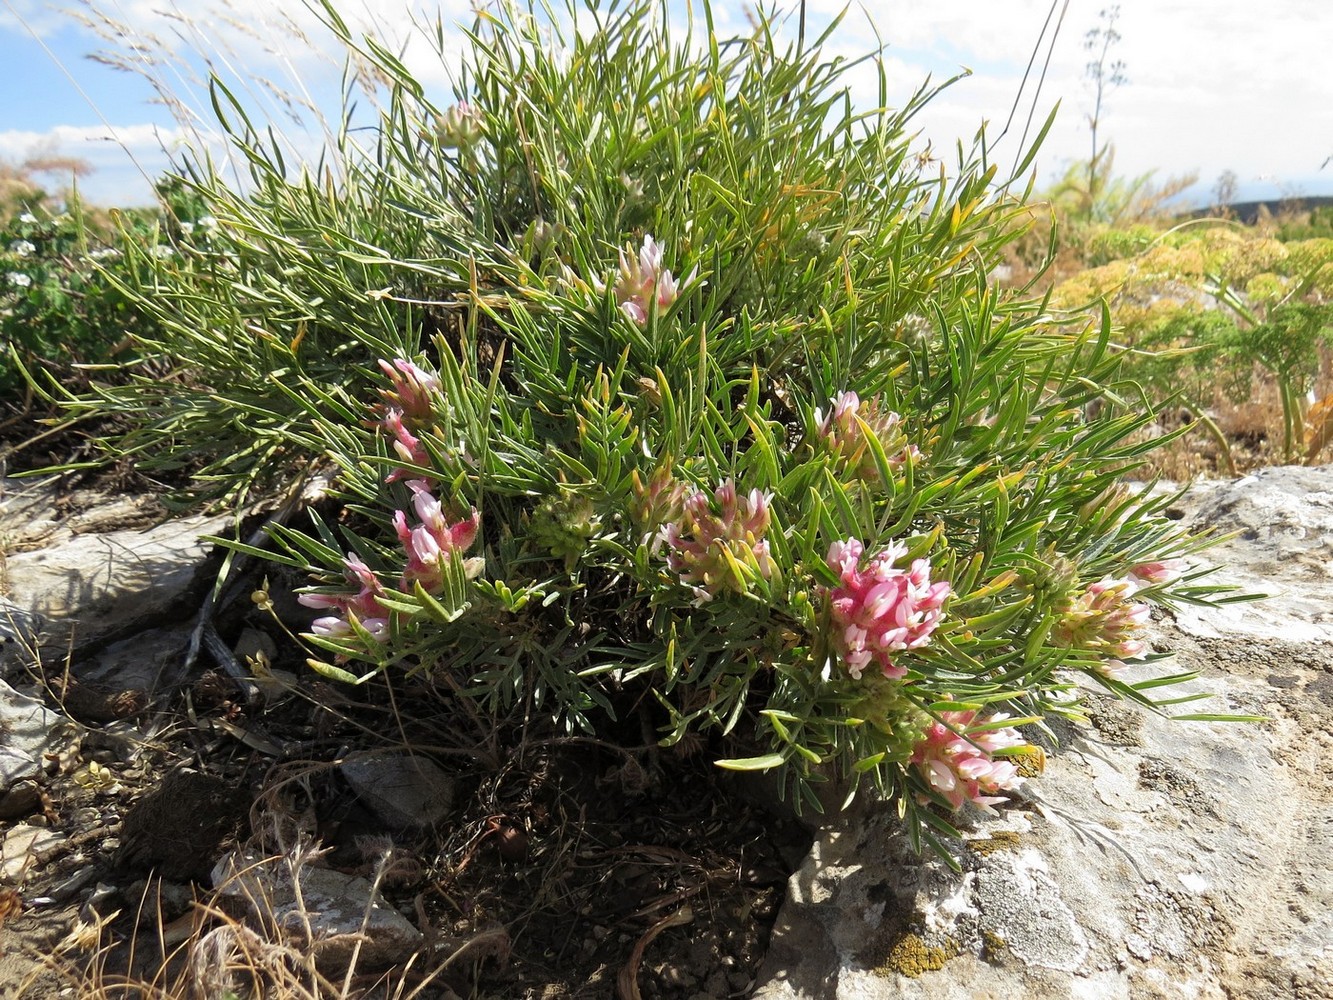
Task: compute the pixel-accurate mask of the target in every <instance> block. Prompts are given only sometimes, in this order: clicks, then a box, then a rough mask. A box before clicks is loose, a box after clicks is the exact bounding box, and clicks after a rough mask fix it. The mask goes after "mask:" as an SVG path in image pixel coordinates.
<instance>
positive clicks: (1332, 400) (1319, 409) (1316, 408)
mask: <svg viewBox="0 0 1333 1000" xmlns="http://www.w3.org/2000/svg"><path fill="white" fill-rule="evenodd" d="M1330 443H1333V392H1330V393H1329V394H1328V395H1327V396H1325V397H1324V398H1323V399H1321V400H1319V401H1318V402H1316V403H1315V404H1314V405H1313V406H1311V407H1310V409H1309V412H1307V413H1306V414H1305V464H1306V465H1314V462H1315V459H1316V458H1318V457H1319V453H1320V452H1321V451H1323V450H1324V449H1325V448H1326V447H1328V445H1329V444H1330Z"/></svg>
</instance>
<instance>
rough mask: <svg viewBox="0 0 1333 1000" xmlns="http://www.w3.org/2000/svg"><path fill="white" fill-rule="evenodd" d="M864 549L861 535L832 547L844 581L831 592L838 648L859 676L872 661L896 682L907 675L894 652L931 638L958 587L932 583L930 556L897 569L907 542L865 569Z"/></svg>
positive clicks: (832, 561) (831, 563) (849, 668)
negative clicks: (859, 539)
mask: <svg viewBox="0 0 1333 1000" xmlns="http://www.w3.org/2000/svg"><path fill="white" fill-rule="evenodd" d="M863 552H864V546H862V544H861V543H860V542H859V541H858V540H856V539H855V538H849V539H847V541H845V542H834V543H833V544H832V545H831V546H829V552H828V564H829V567H830V568H831V569H832V570H833V571H834V572H836V573H837V574H838V576H839V577H840V579H841V580H842V583H841V584H840V585H839V586H838V587H836V588H834V589H833V590H831V591H829V607H830V611H831V613H832V619H833V637H832V641H833V647H834V648H835V649H836V650H837V651H838V655H839V656H840V657H841V658H842V662H843V664H844V665H845V666H846V667H847V672H848V673H849V674H851V675H852V677H853V678H854V679H855V680H860V679H861V673H862V671H864V670H866V669H867V668H868V667H870V666H872V665H873V666H875V667H877V668H878V669H879V671H880V672H881V673H882V674H883V675H884V676H885V677H887V678H889V679H890V680H893V679H896V678H899V677H902V676H903V675H904V674H906V673H907V668H906V667H902V666H899V665H898V664H896V663H895V662H894V659H893V654H894V653H896V652H899V651H901V650H908V649H919V648H920V647H921V646H924V645H925V644H926V643H927V642H929V641H930V634H931V633H932V632H934V631H935V628H936V626H937V625H939V623H940V618H941V617H942V616H943V614H944V601H945V599H946V598H948V596H949V594H950V593H951V592H952V588H951V587H950V586H949V584H948V583H947V582H945V581H940V582H938V583H931V581H930V561H929V560H928V559H916V560H914V561H913V562H912V565H911V567H910V568H908V569H906V570H903V569H896V568H894V565H893V564H894V563H895V562H896V561H897V560H899V559H901V558H902V557H903V556H905V555H906V554H907V546H905V545H902V544H901V543H898V542H894V543H893V544H891V545H889V546H888V547H887V548H884V549H881V550H880V551H879V552H877V553H876V554H875V555H873V556H871V557H870V558H869V559H868V560H867V561H866V564H865V567H864V568H862V566H861V561H862V560H861V556H862V554H863Z"/></svg>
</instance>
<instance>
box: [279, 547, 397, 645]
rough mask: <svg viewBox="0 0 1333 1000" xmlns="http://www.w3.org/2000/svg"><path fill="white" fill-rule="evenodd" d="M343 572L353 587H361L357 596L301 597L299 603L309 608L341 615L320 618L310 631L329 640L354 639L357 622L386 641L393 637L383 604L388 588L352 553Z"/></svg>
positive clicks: (376, 636) (316, 595)
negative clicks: (385, 588) (343, 637)
mask: <svg viewBox="0 0 1333 1000" xmlns="http://www.w3.org/2000/svg"><path fill="white" fill-rule="evenodd" d="M343 569H344V572H345V573H346V574H347V579H348V581H349V582H350V583H354V584H359V589H358V590H357V591H356V592H355V593H342V594H301V595H300V596H299V597H297V601H299V602H300V603H301V604H304V605H305V606H306V607H307V608H325V609H331V610H336V611H338V612H339V614H337V615H329V616H326V617H324V618H316V619H315V620H314V621H313V622H312V623H311V625H310V631H311V632H313V633H315V634H316V635H325V636H346V635H352V634H353V632H352V626H351V625H350V624H349V622H348V619H349V618H355V619H356V620H357V621H358V622H359V623H360V624H361V627H362V628H364V629H366V631H368V632H370V633H371V634H372V635H373V636H375V638H376V639H380V640H381V641H383V638H384V637H387V636H388V634H389V612H388V610H387V609H386V608H385V607H384V605H382V604H381V603H380V596H381V595H382V594H383V593H384V586H383V585H382V584H381V583H380V581H379V578H378V577H376V576H375V574H374V572H373V571H372V570H371V569H370V567H369V566H367V565H366V564H365V563H364V562H362V561H361V560H360V559H359V558H357V557H356V556H354V555H352V554H351V553H348V555H347V557H346V558H345V559H343Z"/></svg>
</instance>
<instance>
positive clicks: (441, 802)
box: [340, 754, 454, 829]
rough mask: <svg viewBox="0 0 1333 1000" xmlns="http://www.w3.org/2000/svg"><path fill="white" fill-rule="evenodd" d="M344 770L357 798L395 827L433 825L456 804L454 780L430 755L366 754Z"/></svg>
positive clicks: (347, 764)
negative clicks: (369, 755) (429, 757)
mask: <svg viewBox="0 0 1333 1000" xmlns="http://www.w3.org/2000/svg"><path fill="white" fill-rule="evenodd" d="M340 770H341V771H342V774H343V777H344V778H346V779H347V784H348V785H349V786H350V787H351V789H352V791H354V792H355V793H356V795H357V797H358V798H359V799H361V801H362V802H364V803H365V804H366V805H367V806H368V807H369V808H370V809H371V810H372V811H373V812H374V813H375V815H376V816H378V817H379V818H380V819H381V820H382V821H383V822H385V823H387V824H388V825H389V826H391V827H393V828H395V829H405V828H409V827H425V826H433V825H434V824H436V823H438V822H439V821H440V820H442V819H444V817H445V816H446V815H448V813H449V810H450V808H451V807H452V806H453V802H454V781H453V779H452V778H451V777H449V775H447V774H445V773H444V771H442V770H441V769H440V766H439V765H438V764H436V763H435V762H434V761H432V760H430V759H428V758H426V757H421V756H419V755H409V754H389V755H385V756H378V757H366V758H364V759H361V760H349V761H347V762H346V763H345V764H343V765H342V767H341V768H340Z"/></svg>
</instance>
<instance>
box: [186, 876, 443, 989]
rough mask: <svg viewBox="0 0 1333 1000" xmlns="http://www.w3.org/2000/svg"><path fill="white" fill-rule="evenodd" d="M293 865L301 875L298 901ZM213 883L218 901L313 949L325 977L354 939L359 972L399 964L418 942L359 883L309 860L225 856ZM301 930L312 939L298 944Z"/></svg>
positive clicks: (343, 961)
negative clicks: (301, 862) (317, 865)
mask: <svg viewBox="0 0 1333 1000" xmlns="http://www.w3.org/2000/svg"><path fill="white" fill-rule="evenodd" d="M293 868H296V869H298V870H299V872H300V875H299V879H300V890H301V891H300V895H299V899H298V895H297V893H296V890H295V888H294V879H293V876H292V870H293ZM213 885H214V886H215V887H216V888H217V890H218V893H219V896H220V898H221V900H222V901H223V902H224V903H230V904H231V905H232V906H234V907H237V908H239V909H241V910H242V911H247V912H249V913H250V914H251V915H252V916H253V917H254V918H255V919H256V921H257V926H259V927H263V928H273V927H276V928H278V929H280V930H281V931H282V932H283V933H284V934H285V935H287V937H288V941H289V942H290V943H292V944H294V945H296V946H298V947H302V948H304V947H307V946H312V947H313V948H314V949H315V954H316V961H317V962H318V964H319V967H320V969H321V970H322V971H324V972H325V974H326V975H328V974H331V973H333V972H334V971H340V970H342V969H345V968H346V967H347V964H348V962H349V961H350V960H351V956H352V951H353V949H354V948H355V947H356V944H357V942H358V941H359V942H360V943H361V950H360V953H359V955H358V959H357V961H358V967H359V968H362V969H365V968H367V967H377V966H385V965H390V964H393V963H394V962H400V961H403V960H404V959H406V958H407V957H408V956H409V955H410V954H411V953H412V951H413V950H414V949H415V948H416V947H418V945H420V943H421V940H422V936H421V933H420V932H419V931H418V930H417V929H416V928H415V927H413V926H412V924H411V923H409V922H408V920H407V919H406V918H405V917H404V916H403V915H402V914H400V913H398V911H397V910H394V909H392V908H390V907H389V906H388V905H387V904H386V903H385V902H384V900H383V898H382V897H381V896H380V895H379V893H377V892H373V891H372V886H371V884H370V882H368V881H367V880H366V879H364V878H361V877H359V876H356V875H347V874H344V873H342V872H337V871H333V870H331V869H328V868H316V867H314V865H313V864H311V863H305V864H300V863H295V862H292V861H290V860H289V859H287V858H272V857H269V858H261V857H259V856H258V855H251V854H239V853H237V854H229V855H227V856H226V857H224V858H223V859H222V860H221V861H219V862H218V863H217V865H216V866H215V867H214V869H213ZM307 926H308V927H309V928H310V932H311V933H312V934H313V937H314V940H313V942H311V941H307V940H306V939H305V938H306V928H307Z"/></svg>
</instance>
